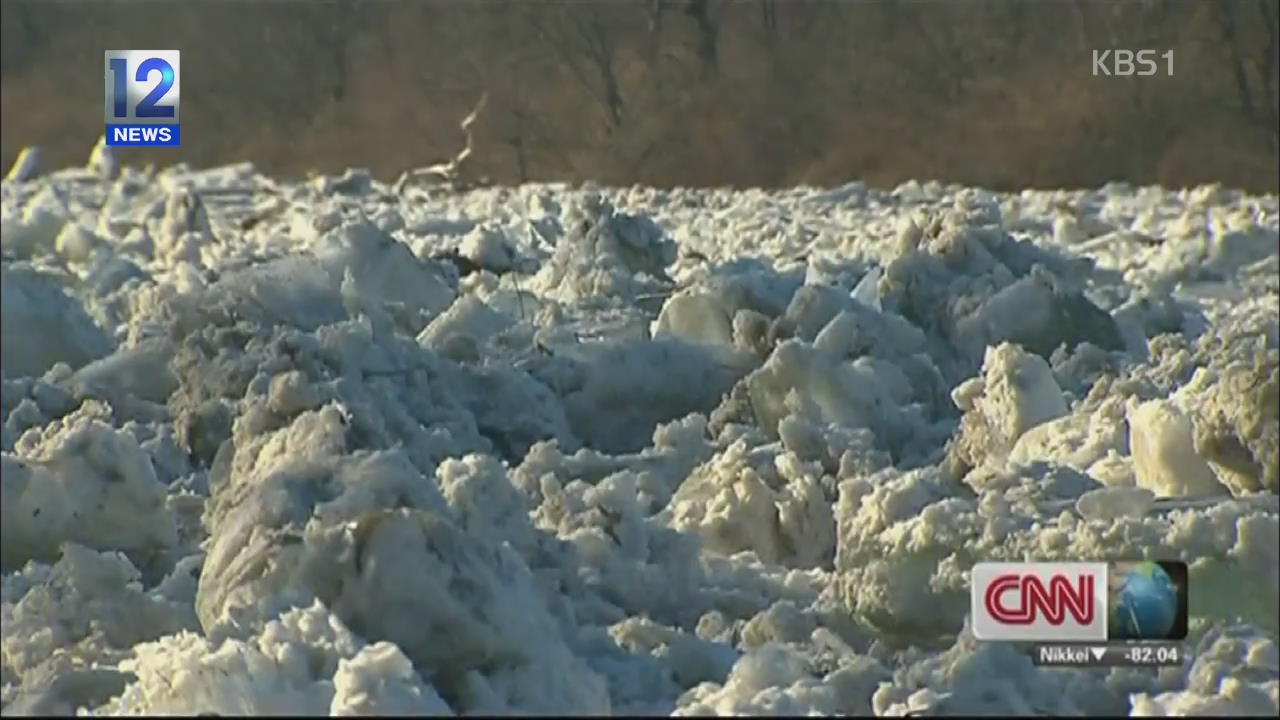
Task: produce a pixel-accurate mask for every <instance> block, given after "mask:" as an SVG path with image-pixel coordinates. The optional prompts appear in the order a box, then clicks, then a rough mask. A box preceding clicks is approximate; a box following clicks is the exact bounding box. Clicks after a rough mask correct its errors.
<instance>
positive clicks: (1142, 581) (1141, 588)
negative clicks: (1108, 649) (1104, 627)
mask: <svg viewBox="0 0 1280 720" xmlns="http://www.w3.org/2000/svg"><path fill="white" fill-rule="evenodd" d="M1112 587H1113V590H1112V594H1111V613H1110V615H1111V617H1110V618H1109V624H1110V628H1109V633H1108V634H1109V635H1110V636H1111V637H1112V638H1115V639H1125V640H1139V639H1160V638H1164V637H1167V636H1168V635H1169V632H1170V631H1172V630H1173V623H1174V620H1175V619H1176V617H1177V614H1178V588H1177V586H1175V585H1174V583H1173V579H1172V578H1170V577H1169V573H1167V572H1165V570H1164V568H1162V567H1160V565H1159V564H1157V563H1154V562H1142V563H1137V564H1136V565H1134V566H1133V567H1132V568H1130V569H1129V571H1128V572H1126V573H1125V574H1124V575H1122V576H1121V577H1120V578H1118V584H1113V585H1112Z"/></svg>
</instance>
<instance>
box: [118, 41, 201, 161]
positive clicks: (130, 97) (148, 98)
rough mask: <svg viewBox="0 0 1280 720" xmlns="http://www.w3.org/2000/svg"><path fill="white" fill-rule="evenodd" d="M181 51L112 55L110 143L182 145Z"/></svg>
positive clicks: (132, 51) (137, 51)
mask: <svg viewBox="0 0 1280 720" xmlns="http://www.w3.org/2000/svg"><path fill="white" fill-rule="evenodd" d="M179 69H180V65H179V61H178V51H177V50H108V51H106V74H107V77H106V80H107V85H106V87H107V94H106V103H105V105H106V107H105V117H106V125H107V131H106V134H107V144H108V145H112V146H122V145H133V146H154V145H162V146H171V147H176V146H178V145H179V144H181V143H180V141H181V138H182V134H181V133H180V132H179V127H178V105H179V100H180V95H179V90H180V87H179V75H178V71H179Z"/></svg>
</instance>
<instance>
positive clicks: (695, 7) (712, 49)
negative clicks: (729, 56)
mask: <svg viewBox="0 0 1280 720" xmlns="http://www.w3.org/2000/svg"><path fill="white" fill-rule="evenodd" d="M684 12H685V14H686V15H688V16H689V17H691V18H693V21H694V22H695V23H697V25H698V57H699V58H700V59H701V60H702V66H703V68H704V69H706V70H707V71H709V72H716V71H717V70H719V65H720V61H719V54H720V53H719V49H718V47H719V45H718V35H719V28H717V27H716V24H715V22H714V21H713V20H712V19H711V7H710V3H709V2H708V0H689V4H688V5H686V6H685V9H684Z"/></svg>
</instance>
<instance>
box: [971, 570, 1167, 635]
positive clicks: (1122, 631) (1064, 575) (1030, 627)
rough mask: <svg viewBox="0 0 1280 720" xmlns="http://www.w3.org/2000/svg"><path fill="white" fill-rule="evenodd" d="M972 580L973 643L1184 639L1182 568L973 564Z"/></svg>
mask: <svg viewBox="0 0 1280 720" xmlns="http://www.w3.org/2000/svg"><path fill="white" fill-rule="evenodd" d="M971 581H972V583H971V590H972V615H973V635H974V637H976V638H977V639H979V640H1030V641H1041V640H1042V641H1071V642H1096V641H1102V640H1181V639H1183V638H1185V637H1186V636H1187V566H1186V564H1185V563H1181V562H1165V561H1144V562H1112V563H1096V562H1080V563H1069V562H1054V563H1036V562H1031V563H978V564H977V565H975V566H974V567H973V573H972V575H971Z"/></svg>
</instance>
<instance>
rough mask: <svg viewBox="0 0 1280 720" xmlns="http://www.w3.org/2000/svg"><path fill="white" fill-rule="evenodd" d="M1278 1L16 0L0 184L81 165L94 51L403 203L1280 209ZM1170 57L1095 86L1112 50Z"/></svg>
mask: <svg viewBox="0 0 1280 720" xmlns="http://www.w3.org/2000/svg"><path fill="white" fill-rule="evenodd" d="M1278 4H1280V3H1277V0H1212V1H1206V0H1132V1H1130V0H956V1H954V2H921V1H914V0H878V1H874V2H853V1H851V0H576V1H574V2H553V1H549V0H541V1H539V0H520V1H516V0H469V1H468V0H452V1H450V2H432V1H429V0H421V1H420V0H382V1H375V0H273V1H270V2H260V1H259V2H249V1H247V0H189V1H184V2H174V1H173V0H129V1H122V0H3V2H2V3H0V25H2V28H0V80H2V83H0V161H2V162H3V163H5V164H6V165H7V164H8V163H11V162H12V161H13V159H14V157H15V156H16V154H17V152H18V151H19V150H20V149H21V148H22V147H23V146H24V145H30V144H37V145H40V146H42V147H43V148H44V149H45V151H46V153H47V157H48V158H49V159H50V162H51V164H53V165H54V166H62V165H66V164H73V163H79V162H82V161H83V159H84V158H85V157H86V155H87V153H88V150H89V148H90V147H91V146H92V145H93V143H94V142H95V141H96V139H97V137H98V135H99V134H101V131H102V121H101V108H102V103H103V98H102V93H103V81H102V74H101V73H102V63H103V60H102V52H103V50H106V49H128V48H140V49H142V48H154V49H170V48H177V49H179V50H181V51H182V52H183V55H182V91H183V92H182V100H183V105H182V120H183V125H184V127H183V142H184V146H183V147H181V148H178V149H146V150H141V149H140V150H131V151H129V152H128V153H127V154H126V155H125V161H126V162H131V163H145V162H157V163H166V164H167V163H172V162H187V163H190V164H192V165H194V166H208V165H214V164H222V163H230V162H237V161H241V160H246V159H252V160H253V161H254V162H255V164H257V165H258V166H259V167H260V168H261V169H263V170H265V171H269V172H274V173H279V174H283V175H293V176H301V175H303V174H305V173H307V172H309V171H321V172H326V173H332V172H340V171H341V170H342V169H344V168H347V167H367V168H369V169H371V170H372V171H373V172H374V173H375V174H376V175H377V176H379V177H380V178H382V179H384V180H388V181H389V180H391V179H394V177H395V176H396V175H397V174H398V173H400V172H401V171H403V170H405V169H408V168H410V167H417V166H422V165H426V164H429V163H430V162H433V161H436V160H439V159H441V158H444V157H448V156H451V155H453V154H454V153H455V152H456V151H457V150H458V149H459V148H460V147H461V144H462V135H461V131H460V130H459V129H458V122H459V120H460V119H461V118H462V117H463V116H464V115H466V114H467V113H468V112H469V110H470V109H471V108H472V107H473V106H474V104H475V102H476V100H477V98H478V97H479V96H480V95H481V93H486V92H487V93H488V98H489V101H488V103H487V105H486V107H485V110H484V112H483V114H482V115H481V117H480V118H479V120H478V121H477V122H476V124H475V127H474V131H475V142H474V147H475V152H474V154H473V156H472V158H471V160H470V165H469V167H468V169H469V171H470V172H471V173H472V174H473V175H474V176H475V177H476V178H481V177H483V178H486V179H488V180H489V181H492V182H500V183H514V182H520V181H525V180H550V181H570V182H577V181H583V180H588V179H591V180H596V181H599V182H602V183H609V184H630V183H645V184H653V185H660V186H671V185H736V186H784V185H794V184H800V183H806V184H821V185H830V184H837V183H842V182H847V181H849V180H863V181H866V182H868V183H870V184H874V185H881V186H885V185H891V184H894V183H897V182H900V181H902V180H904V179H907V178H919V179H940V180H944V181H949V182H964V183H972V184H981V185H985V186H988V187H993V188H999V189H1011V188H1018V187H1028V186H1033V187H1051V186H1058V187H1061V186H1067V187H1078V186H1092V185H1099V184H1101V183H1105V182H1107V181H1111V180H1125V181H1129V182H1133V183H1157V182H1158V183H1162V184H1165V185H1170V186H1185V185H1192V184H1198V183H1204V182H1222V183H1224V184H1227V185H1232V186H1237V187H1244V188H1248V189H1251V190H1256V191H1270V192H1275V191H1276V190H1277V184H1278V183H1280V180H1278V178H1277V170H1276V167H1277V163H1278V152H1280V137H1278V136H1277V130H1276V128H1277V127H1280V114H1278V111H1277V106H1278V105H1280V102H1278V100H1277V97H1278V92H1277V76H1278V74H1280V69H1278V68H1277V63H1278V62H1280V60H1278V59H1277V58H1278V57H1280V48H1278V47H1277V34H1278V33H1277V7H1278ZM1105 48H1126V49H1142V48H1147V49H1154V50H1156V51H1157V52H1159V53H1163V52H1165V51H1167V50H1173V51H1174V53H1175V62H1174V73H1173V76H1172V77H1169V76H1166V75H1165V74H1164V72H1163V71H1164V67H1163V66H1162V67H1161V73H1160V74H1158V75H1157V76H1154V77H1100V76H1095V75H1094V74H1093V70H1092V51H1093V50H1094V49H1105Z"/></svg>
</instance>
